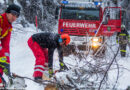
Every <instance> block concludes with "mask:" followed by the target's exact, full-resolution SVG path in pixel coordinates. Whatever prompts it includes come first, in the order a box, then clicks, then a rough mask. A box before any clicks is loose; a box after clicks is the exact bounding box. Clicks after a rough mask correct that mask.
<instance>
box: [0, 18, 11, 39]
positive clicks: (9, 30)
mask: <svg viewBox="0 0 130 90" xmlns="http://www.w3.org/2000/svg"><path fill="white" fill-rule="evenodd" d="M0 19H1V26H0V27H2V26H3V17H2V16H0ZM1 31H2V28H0V35H1V36H0V39H2V38H4V37H5V36H6V35H7V34H8V32H11V31H12V28H9V29H7V30H6V31H5V32H4V33H3V35H2V34H1Z"/></svg>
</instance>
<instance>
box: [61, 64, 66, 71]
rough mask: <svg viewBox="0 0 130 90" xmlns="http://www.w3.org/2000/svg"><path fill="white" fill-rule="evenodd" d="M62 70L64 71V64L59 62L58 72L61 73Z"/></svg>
mask: <svg viewBox="0 0 130 90" xmlns="http://www.w3.org/2000/svg"><path fill="white" fill-rule="evenodd" d="M63 70H65V67H64V63H63V62H60V71H63Z"/></svg>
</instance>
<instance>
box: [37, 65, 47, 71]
mask: <svg viewBox="0 0 130 90" xmlns="http://www.w3.org/2000/svg"><path fill="white" fill-rule="evenodd" d="M39 67H40V68H42V69H45V70H48V68H47V67H44V66H42V65H36V66H35V68H39Z"/></svg>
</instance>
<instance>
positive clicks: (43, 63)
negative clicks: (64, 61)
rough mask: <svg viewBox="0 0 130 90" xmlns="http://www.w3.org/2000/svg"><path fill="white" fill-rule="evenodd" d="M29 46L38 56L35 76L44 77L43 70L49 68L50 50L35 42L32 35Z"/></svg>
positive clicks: (36, 56)
mask: <svg viewBox="0 0 130 90" xmlns="http://www.w3.org/2000/svg"><path fill="white" fill-rule="evenodd" d="M28 46H29V47H30V48H31V50H32V52H33V54H34V56H35V58H36V61H35V67H34V73H33V77H42V75H43V72H44V71H45V70H48V50H47V48H42V47H41V46H40V45H39V44H38V43H37V42H34V41H33V40H32V37H30V38H29V40H28Z"/></svg>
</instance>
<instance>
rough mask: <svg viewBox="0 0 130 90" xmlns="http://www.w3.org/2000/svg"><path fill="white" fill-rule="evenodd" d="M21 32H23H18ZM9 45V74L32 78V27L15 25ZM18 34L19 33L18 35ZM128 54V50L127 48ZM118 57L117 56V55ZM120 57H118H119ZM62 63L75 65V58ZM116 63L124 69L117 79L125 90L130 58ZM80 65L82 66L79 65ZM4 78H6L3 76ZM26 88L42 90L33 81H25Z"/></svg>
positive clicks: (114, 73)
mask: <svg viewBox="0 0 130 90" xmlns="http://www.w3.org/2000/svg"><path fill="white" fill-rule="evenodd" d="M20 30H23V31H20ZM14 31H15V32H13V34H12V38H11V44H10V46H11V47H10V52H11V59H10V60H11V72H13V73H16V74H18V75H21V76H27V77H30V78H33V77H32V75H33V68H34V64H35V57H34V55H33V53H32V51H31V50H30V48H29V47H28V45H27V40H28V38H29V37H30V36H31V35H32V34H34V33H37V32H36V29H35V27H34V26H30V27H28V28H23V27H22V26H21V25H15V28H14ZM19 32H20V33H19ZM127 50H128V52H130V49H129V48H127ZM118 56H119V55H118ZM119 57H120V56H119ZM53 58H54V66H55V67H56V68H58V67H59V66H58V54H57V52H56V51H55V53H54V57H53ZM64 61H65V62H66V63H69V64H71V65H73V64H76V62H75V57H74V56H73V55H70V56H69V57H64ZM118 62H119V65H120V67H124V68H126V69H121V70H120V71H121V72H122V75H120V78H119V84H118V85H119V86H118V87H119V88H118V89H119V90H121V89H126V87H127V86H128V85H130V57H129V58H118ZM81 65H82V64H81ZM110 72H111V73H110V76H111V79H110V81H112V82H113V80H114V81H115V80H116V78H114V76H115V75H116V74H117V73H116V72H117V70H115V71H114V70H111V71H110ZM5 77H6V76H5ZM26 84H27V88H26V90H43V89H42V88H44V86H42V85H39V84H37V83H35V82H33V81H30V80H26Z"/></svg>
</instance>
